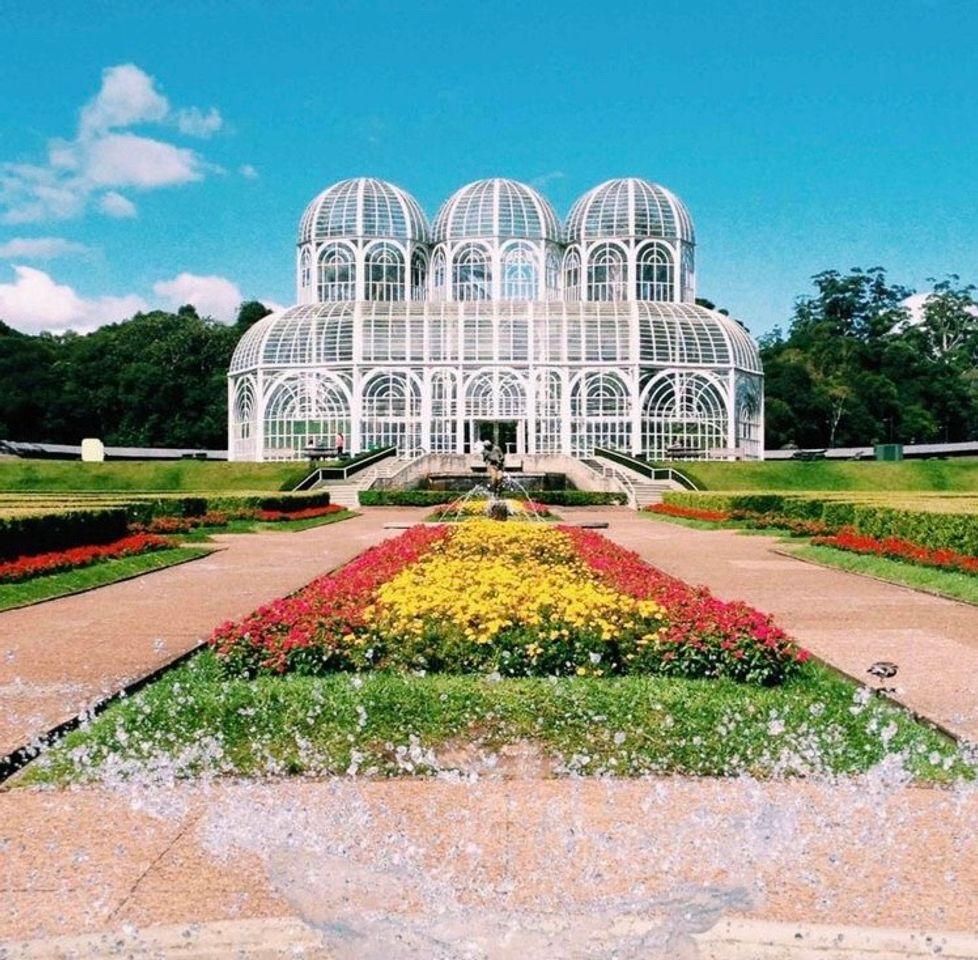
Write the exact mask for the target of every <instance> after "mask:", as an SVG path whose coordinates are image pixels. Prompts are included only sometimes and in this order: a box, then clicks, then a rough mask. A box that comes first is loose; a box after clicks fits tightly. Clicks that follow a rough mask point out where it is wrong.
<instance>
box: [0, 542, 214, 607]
mask: <svg viewBox="0 0 978 960" xmlns="http://www.w3.org/2000/svg"><path fill="white" fill-rule="evenodd" d="M210 552H211V551H210V550H208V549H205V548H202V547H174V548H173V549H172V550H156V551H153V552H150V553H143V554H140V555H139V556H135V557H123V558H121V559H119V560H105V561H102V562H100V563H95V564H93V565H92V566H90V567H80V568H79V569H77V570H66V571H65V572H64V573H53V574H50V575H48V576H44V577H34V578H32V579H30V580H25V581H23V582H22V583H3V584H0V610H9V609H10V608H11V607H20V606H23V605H25V604H28V603H38V602H40V601H41V600H53V599H54V598H55V597H63V596H67V595H68V594H71V593H80V592H82V591H83V590H92V589H94V588H95V587H104V586H105V585H106V584H109V583H116V582H117V581H119V580H128V579H129V578H131V577H138V576H140V575H142V574H144V573H152V572H153V571H154V570H162V569H164V568H165V567H172V566H174V565H175V564H178V563H185V562H186V561H187V560H196V559H197V558H198V557H203V556H206V555H207V554H208V553H210Z"/></svg>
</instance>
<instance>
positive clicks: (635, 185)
mask: <svg viewBox="0 0 978 960" xmlns="http://www.w3.org/2000/svg"><path fill="white" fill-rule="evenodd" d="M694 245H695V235H694V232H693V224H692V219H691V218H690V216H689V213H688V211H687V210H686V208H685V206H684V205H683V203H682V201H681V200H679V198H678V197H676V196H675V195H674V194H672V193H670V192H669V191H668V190H666V189H665V188H663V187H660V186H658V185H657V184H653V183H649V182H648V181H645V180H639V179H636V178H625V179H621V180H609V181H607V182H606V183H603V184H600V185H599V186H597V187H595V188H594V189H593V190H590V191H589V192H588V193H586V194H585V195H584V196H583V197H581V198H580V200H578V201H577V202H576V203H575V204H574V206H573V207H572V209H571V212H570V215H569V216H568V219H567V223H566V227H565V228H563V229H562V227H561V224H560V222H559V220H558V219H557V217H556V215H555V214H554V212H553V208H552V207H551V206H550V204H549V203H548V202H547V201H546V200H545V199H544V198H543V197H542V196H540V194H539V193H538V192H537V191H536V190H534V189H533V188H532V187H529V186H527V185H525V184H521V183H517V182H516V181H513V180H505V179H501V178H494V179H489V180H480V181H477V182H476V183H473V184H469V185H468V186H466V187H463V188H462V189H461V190H459V191H457V192H456V193H455V194H454V195H453V196H452V197H451V198H449V200H448V201H446V203H445V204H444V205H443V206H442V208H441V210H440V211H439V213H438V216H437V217H436V219H435V223H434V227H433V228H429V226H428V223H427V221H426V219H425V216H424V213H423V212H422V211H421V208H420V206H418V204H417V202H416V201H415V200H414V199H413V198H412V197H411V196H410V195H409V194H407V193H406V192H405V191H404V190H401V189H400V188H398V187H396V186H394V185H393V184H390V183H387V182H385V181H382V180H373V179H368V178H360V179H355V180H344V181H342V182H340V183H338V184H335V185H334V186H332V187H329V188H328V189H327V190H325V191H323V192H322V193H321V194H320V195H319V196H318V197H316V199H315V200H313V202H312V203H311V204H310V205H309V207H308V208H307V209H306V211H305V213H304V214H303V217H302V221H301V223H300V227H299V244H298V251H297V260H296V278H297V288H298V300H299V303H298V305H297V306H294V307H291V308H289V309H287V310H284V311H281V312H278V313H274V314H271V315H270V316H268V317H265V318H264V319H263V320H261V321H259V322H258V323H257V324H255V325H254V326H253V327H252V328H251V329H250V330H248V331H247V332H246V333H245V335H244V336H243V337H242V338H241V341H240V342H239V344H238V346H237V348H236V350H235V353H234V357H233V359H232V362H231V368H230V371H229V386H228V421H229V441H230V457H231V459H235V460H282V459H297V458H300V457H302V456H303V454H304V450H305V448H306V446H307V445H308V444H309V442H310V441H319V440H323V439H326V441H327V442H329V438H331V437H332V436H333V435H335V434H336V433H337V432H342V433H343V434H344V435H345V437H346V438H347V449H348V450H353V451H358V450H365V449H369V448H371V447H376V446H387V445H391V444H393V445H396V446H397V447H399V448H400V449H401V450H402V451H405V452H407V451H413V450H417V449H419V448H420V449H423V450H429V451H433V452H442V453H465V452H471V451H473V450H475V449H476V447H477V445H478V441H479V437H480V435H482V432H483V430H482V428H484V427H485V425H486V424H487V423H492V424H497V425H505V428H506V429H505V431H504V432H505V435H506V437H507V444H508V446H509V448H510V449H511V451H512V452H520V453H565V454H570V455H573V456H588V455H590V454H591V452H592V451H593V449H594V448H595V447H597V446H601V447H611V448H616V449H621V450H625V451H629V452H632V453H642V454H646V455H648V456H650V457H653V458H656V459H666V458H668V457H669V456H671V455H676V454H677V452H679V451H681V452H682V455H684V456H702V457H729V456H742V457H750V458H755V457H760V456H761V455H762V449H763V391H762V383H763V380H762V376H763V375H762V371H761V365H760V359H759V356H758V351H757V347H756V345H755V344H754V341H753V340H752V339H751V337H750V336H749V335H748V333H747V332H746V330H744V328H743V327H742V326H741V325H740V324H738V323H737V322H736V321H734V320H731V319H730V318H729V317H726V316H724V315H722V314H720V313H716V312H714V311H712V310H707V309H705V308H704V307H700V306H697V305H696V304H695V302H694V300H695V289H696V288H695V273H694V262H695V261H694Z"/></svg>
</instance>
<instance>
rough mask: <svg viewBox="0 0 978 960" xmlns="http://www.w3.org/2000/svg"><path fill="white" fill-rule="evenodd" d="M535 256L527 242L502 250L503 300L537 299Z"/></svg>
mask: <svg viewBox="0 0 978 960" xmlns="http://www.w3.org/2000/svg"><path fill="white" fill-rule="evenodd" d="M537 273H538V270H537V258H536V254H535V253H534V252H533V248H532V247H531V246H530V245H529V244H528V243H515V244H513V245H512V246H509V247H507V248H506V249H505V250H504V251H503V296H502V298H503V300H536V299H537Z"/></svg>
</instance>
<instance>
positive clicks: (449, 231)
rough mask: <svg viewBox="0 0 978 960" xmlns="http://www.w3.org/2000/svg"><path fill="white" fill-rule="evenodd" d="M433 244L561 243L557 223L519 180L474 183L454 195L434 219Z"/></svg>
mask: <svg viewBox="0 0 978 960" xmlns="http://www.w3.org/2000/svg"><path fill="white" fill-rule="evenodd" d="M432 232H433V235H434V236H433V240H434V242H435V243H443V242H445V241H451V240H469V239H499V240H507V239H520V240H551V241H553V242H555V243H559V242H560V221H559V220H558V219H557V215H556V214H555V213H554V209H553V207H551V206H550V203H549V202H548V201H547V200H546V199H544V197H542V196H541V195H540V194H539V193H537V191H536V190H534V189H533V187H530V186H527V184H525V183H520V182H519V181H518V180H507V179H505V178H503V177H492V178H490V179H488V180H476V181H475V182H474V183H470V184H467V185H466V186H464V187H462V188H461V189H460V190H457V191H456V192H455V193H453V194H452V195H451V196H450V197H449V198H448V200H446V201H445V203H444V204H443V205H442V208H441V210H439V211H438V216H437V217H435V225H434V229H433V231H432Z"/></svg>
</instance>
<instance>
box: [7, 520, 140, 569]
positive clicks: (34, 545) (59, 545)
mask: <svg viewBox="0 0 978 960" xmlns="http://www.w3.org/2000/svg"><path fill="white" fill-rule="evenodd" d="M128 524H129V513H128V511H127V510H126V509H125V508H124V507H113V508H110V509H106V510H65V511H62V512H59V513H44V514H30V515H28V516H22V517H3V518H0V560H14V559H16V558H17V557H22V556H25V555H29V554H36V553H54V552H56V551H60V550H70V549H71V548H72V547H88V546H99V545H101V544H103V543H112V542H113V541H114V540H121V539H122V538H123V537H125V536H126V535H127V533H128Z"/></svg>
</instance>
